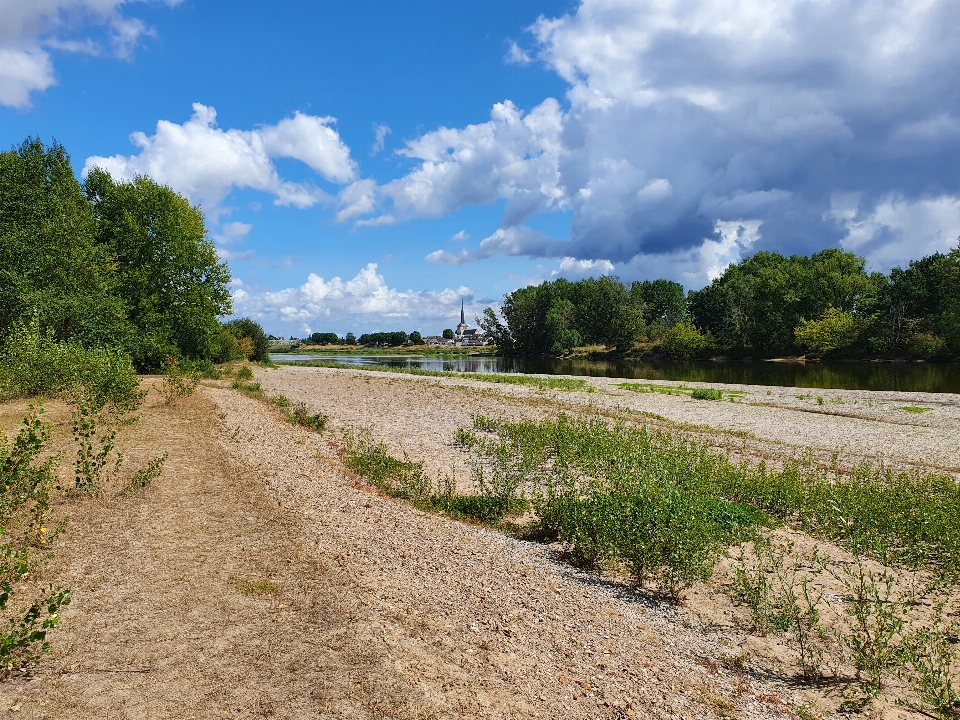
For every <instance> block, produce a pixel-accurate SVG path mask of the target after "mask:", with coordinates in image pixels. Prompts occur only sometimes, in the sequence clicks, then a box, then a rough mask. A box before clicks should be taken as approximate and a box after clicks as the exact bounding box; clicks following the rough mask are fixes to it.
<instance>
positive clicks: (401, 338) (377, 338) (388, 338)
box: [304, 330, 452, 347]
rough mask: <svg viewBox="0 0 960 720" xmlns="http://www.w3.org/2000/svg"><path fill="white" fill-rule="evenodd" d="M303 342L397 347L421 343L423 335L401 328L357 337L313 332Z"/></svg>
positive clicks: (348, 334) (350, 334)
mask: <svg viewBox="0 0 960 720" xmlns="http://www.w3.org/2000/svg"><path fill="white" fill-rule="evenodd" d="M451 336H452V331H451ZM304 342H307V343H309V344H311V345H386V346H389V347H399V346H401V345H422V344H423V336H422V335H421V334H420V333H419V332H417V331H416V330H414V331H413V332H412V333H410V334H409V335H407V333H405V332H404V331H403V330H397V331H396V332H375V333H364V334H363V335H361V336H360V337H359V338H357V337H355V336H354V334H353V333H347V334H346V335H344V336H343V337H342V338H341V337H340V336H339V335H337V334H336V333H321V332H315V333H313V334H312V335H311V336H310V337H308V338H305V339H304Z"/></svg>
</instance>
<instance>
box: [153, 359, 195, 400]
mask: <svg viewBox="0 0 960 720" xmlns="http://www.w3.org/2000/svg"><path fill="white" fill-rule="evenodd" d="M199 382H200V377H199V375H197V374H196V373H194V372H193V371H191V370H189V369H185V368H183V367H181V366H180V363H179V362H177V359H176V358H170V360H168V361H167V364H166V366H165V367H164V369H163V387H162V388H161V389H160V394H161V396H162V397H163V401H164V403H165V404H166V405H172V404H173V403H175V402H178V401H180V400H182V399H183V398H186V397H190V396H191V395H193V393H194V392H195V391H196V389H197V385H198V384H199Z"/></svg>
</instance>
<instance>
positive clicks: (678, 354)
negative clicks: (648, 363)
mask: <svg viewBox="0 0 960 720" xmlns="http://www.w3.org/2000/svg"><path fill="white" fill-rule="evenodd" d="M712 347H713V338H712V337H710V335H707V334H704V333H702V332H700V330H699V329H698V328H697V327H696V326H695V325H694V324H693V323H692V322H690V321H689V320H684V321H683V322H679V323H677V324H676V325H674V326H673V327H672V328H670V329H669V330H668V331H667V333H666V334H665V335H664V336H663V340H661V341H660V348H661V349H662V350H663V351H664V352H665V353H667V355H670V356H671V357H675V358H690V357H693V356H695V355H700V354H701V353H704V352H706V351H707V350H710V349H711V348H712Z"/></svg>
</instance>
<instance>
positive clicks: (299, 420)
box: [290, 402, 330, 433]
mask: <svg viewBox="0 0 960 720" xmlns="http://www.w3.org/2000/svg"><path fill="white" fill-rule="evenodd" d="M290 419H291V420H292V421H293V423H294V424H295V425H300V426H302V427H305V428H309V429H310V430H313V431H314V432H318V433H319V432H323V431H324V429H325V428H326V427H327V423H328V422H329V421H330V416H329V415H326V414H324V413H322V412H316V413H311V412H310V411H309V410H308V409H307V406H306V403H302V402H299V403H297V404H296V405H294V406H293V408H292V409H291V410H290Z"/></svg>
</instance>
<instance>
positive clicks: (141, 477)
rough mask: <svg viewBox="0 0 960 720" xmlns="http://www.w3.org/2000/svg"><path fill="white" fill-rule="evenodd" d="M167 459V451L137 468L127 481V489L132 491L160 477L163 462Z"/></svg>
mask: <svg viewBox="0 0 960 720" xmlns="http://www.w3.org/2000/svg"><path fill="white" fill-rule="evenodd" d="M166 461H167V453H164V454H163V455H158V456H157V457H155V458H154V459H153V460H151V461H150V462H149V463H147V466H146V467H143V468H141V469H139V470H137V471H136V472H135V473H134V474H133V477H131V478H130V482H129V483H127V490H128V491H134V490H139V489H141V488H145V487H146V486H147V485H149V484H150V483H151V482H153V481H154V480H156V479H157V478H158V477H160V475H161V473H163V464H164V463H165V462H166Z"/></svg>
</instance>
